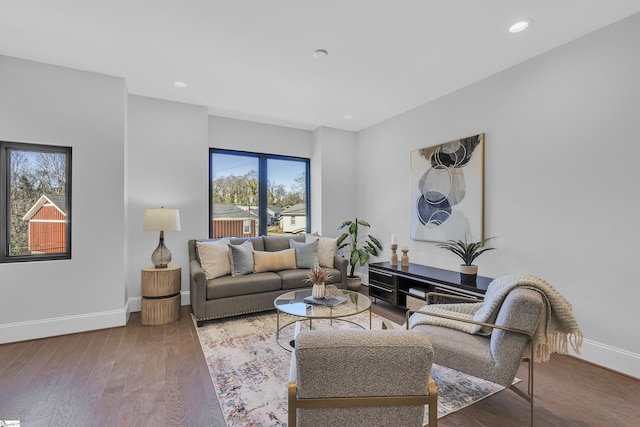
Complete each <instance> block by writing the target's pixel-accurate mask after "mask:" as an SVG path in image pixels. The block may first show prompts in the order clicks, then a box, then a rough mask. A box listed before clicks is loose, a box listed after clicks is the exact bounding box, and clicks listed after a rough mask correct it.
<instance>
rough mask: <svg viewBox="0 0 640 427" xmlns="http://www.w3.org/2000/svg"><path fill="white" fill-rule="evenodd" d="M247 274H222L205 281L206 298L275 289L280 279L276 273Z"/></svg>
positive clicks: (277, 287) (280, 281) (279, 283)
mask: <svg viewBox="0 0 640 427" xmlns="http://www.w3.org/2000/svg"><path fill="white" fill-rule="evenodd" d="M250 279H251V280H249V278H248V277H247V276H242V277H240V276H238V277H233V276H224V277H218V278H217V279H212V280H209V281H207V299H208V300H212V299H219V298H228V297H235V296H239V295H251V294H260V293H263V292H270V291H277V290H279V289H280V287H281V283H282V280H281V279H280V276H278V275H277V274H276V273H272V272H268V273H255V274H252V275H251V277H250Z"/></svg>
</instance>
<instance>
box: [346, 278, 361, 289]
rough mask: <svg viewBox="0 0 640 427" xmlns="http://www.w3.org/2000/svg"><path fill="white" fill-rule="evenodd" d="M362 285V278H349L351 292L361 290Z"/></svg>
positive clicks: (348, 286) (348, 284)
mask: <svg viewBox="0 0 640 427" xmlns="http://www.w3.org/2000/svg"><path fill="white" fill-rule="evenodd" d="M360 283H362V279H361V278H360V276H355V277H349V276H347V288H348V289H351V290H357V289H358V288H360Z"/></svg>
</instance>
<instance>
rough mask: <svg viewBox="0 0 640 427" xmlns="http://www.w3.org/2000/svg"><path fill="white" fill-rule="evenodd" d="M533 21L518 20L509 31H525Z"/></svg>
mask: <svg viewBox="0 0 640 427" xmlns="http://www.w3.org/2000/svg"><path fill="white" fill-rule="evenodd" d="M532 23H533V21H532V20H531V19H527V20H526V21H520V22H516V23H515V24H513V25H512V26H511V27H509V32H510V33H519V32H521V31H524V30H526V29H527V28H529V26H530V25H531V24H532Z"/></svg>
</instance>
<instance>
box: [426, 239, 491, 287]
mask: <svg viewBox="0 0 640 427" xmlns="http://www.w3.org/2000/svg"><path fill="white" fill-rule="evenodd" d="M491 239H493V237H489V238H488V239H484V240H481V241H479V242H470V243H469V242H467V241H466V240H465V241H462V240H448V241H446V242H444V243H438V246H439V247H441V248H443V249H446V250H448V251H450V252H453V253H454V254H456V255H458V257H460V259H461V260H462V262H463V264H460V281H461V282H462V283H469V284H470V283H474V284H475V283H476V278H477V276H478V266H477V265H474V264H473V261H475V259H476V258H478V257H479V256H480V255H482V254H483V253H485V252H486V251H490V250H492V249H495V248H485V247H483V246H484V244H485V243H486V242H487V241H489V240H491Z"/></svg>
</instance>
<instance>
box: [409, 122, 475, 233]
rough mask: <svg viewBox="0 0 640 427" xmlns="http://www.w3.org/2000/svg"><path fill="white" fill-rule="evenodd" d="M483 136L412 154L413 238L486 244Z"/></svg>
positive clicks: (459, 140)
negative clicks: (481, 242) (481, 241)
mask: <svg viewBox="0 0 640 427" xmlns="http://www.w3.org/2000/svg"><path fill="white" fill-rule="evenodd" d="M483 211H484V134H483V133H481V134H478V135H473V136H470V137H467V138H462V139H457V140H455V141H449V142H445V143H443V144H439V145H434V146H431V147H426V148H422V149H419V150H413V151H412V152H411V238H412V239H414V240H426V241H432V242H444V241H447V240H463V241H469V242H470V241H480V240H483V239H484V212H483Z"/></svg>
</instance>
